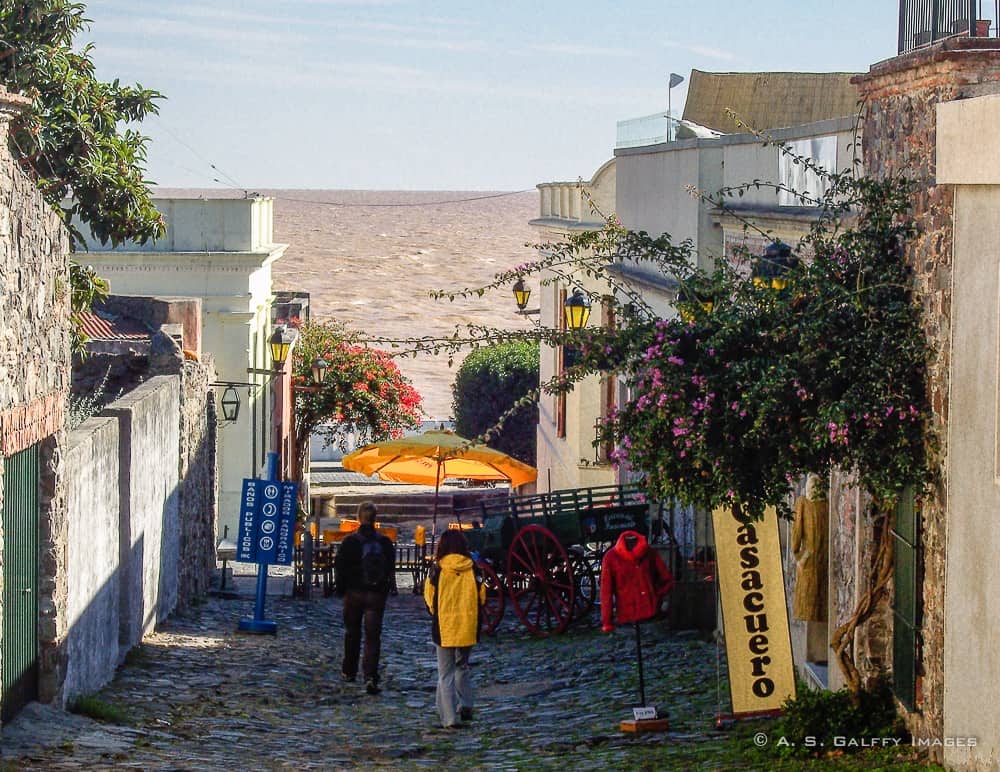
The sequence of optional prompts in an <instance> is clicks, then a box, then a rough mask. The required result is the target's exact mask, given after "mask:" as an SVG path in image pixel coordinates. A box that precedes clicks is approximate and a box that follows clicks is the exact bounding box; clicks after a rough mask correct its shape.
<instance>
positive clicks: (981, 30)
mask: <svg viewBox="0 0 1000 772" xmlns="http://www.w3.org/2000/svg"><path fill="white" fill-rule="evenodd" d="M992 23H993V22H992V20H991V19H976V37H977V38H988V37H989V36H990V25H991V24H992Z"/></svg>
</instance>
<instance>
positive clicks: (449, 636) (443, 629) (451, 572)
mask: <svg viewBox="0 0 1000 772" xmlns="http://www.w3.org/2000/svg"><path fill="white" fill-rule="evenodd" d="M473 565H474V564H473V562H472V559H471V558H468V557H466V556H465V555H458V554H451V555H445V556H444V557H443V558H441V560H440V561H439V562H438V563H436V564H435V565H434V566H433V567H432V568H431V570H430V574H429V576H428V577H427V581H426V582H424V601H425V602H426V603H427V609H428V611H430V612H431V615H432V616H433V617H434V628H433V636H434V643H436V644H437V645H438V646H444V647H449V648H451V647H454V648H461V647H463V646H472V645H474V644H475V643H478V641H479V609H480V608H481V607H482V605H483V604H484V603H486V588H485V587H484V586H483V583H482V582H481V581H478V580H477V578H476V572H475V571H474V570H473Z"/></svg>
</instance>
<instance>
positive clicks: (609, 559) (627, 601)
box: [601, 531, 674, 632]
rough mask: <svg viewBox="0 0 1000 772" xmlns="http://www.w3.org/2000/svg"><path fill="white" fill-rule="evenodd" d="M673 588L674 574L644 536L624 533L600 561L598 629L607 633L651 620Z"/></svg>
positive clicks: (631, 532)
mask: <svg viewBox="0 0 1000 772" xmlns="http://www.w3.org/2000/svg"><path fill="white" fill-rule="evenodd" d="M673 586H674V575H673V574H671V573H670V569H668V568H667V566H666V564H665V563H664V562H663V558H661V557H660V555H659V553H658V552H656V550H653V549H650V547H649V544H648V543H647V541H646V537H645V536H643V535H642V534H641V533H639V532H638V531H625V532H624V533H622V535H621V536H619V537H618V541H617V542H616V543H615V546H614V547H612V548H611V549H609V550H608V551H607V553H606V554H605V555H604V560H603V561H602V562H601V626H602V627H603V629H604V630H605V632H610V631H611V630H614V626H615V624H620V625H623V624H628V623H630V622H641V621H643V620H645V619H650V618H652V617H653V616H655V615H656V612H657V610H658V609H659V607H660V601H661V600H662V598H663V597H664V596H665V595H666V594H667V593H668V592H670V590H671V589H672V588H673Z"/></svg>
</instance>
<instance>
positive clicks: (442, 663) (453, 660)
mask: <svg viewBox="0 0 1000 772" xmlns="http://www.w3.org/2000/svg"><path fill="white" fill-rule="evenodd" d="M424 601H425V602H426V603H427V610H428V611H430V612H431V616H432V618H433V623H432V636H433V638H434V643H435V645H436V647H437V660H438V683H437V710H438V715H439V716H440V718H441V725H442V726H443V727H444V728H445V729H457V728H458V727H459V726H460V723H459V718H461V720H462V721H471V720H472V701H473V690H472V677H471V675H470V672H469V655H470V654H471V653H472V647H473V646H474V645H475V644H477V643H478V642H479V612H480V609H482V607H483V604H484V603H485V602H486V588H485V587H484V586H483V583H482V581H481V580H480V578H479V576H478V571H477V570H476V568H475V563H474V562H473V560H472V556H471V555H470V554H469V544H468V542H467V541H466V540H465V535H464V534H463V533H462V532H461V531H459V530H452V529H449V530H447V531H445V532H444V533H443V534H441V541H439V542H438V546H437V554H436V556H435V561H434V565H433V566H431V569H430V571H429V572H428V576H427V581H426V582H424ZM456 714H457V715H456Z"/></svg>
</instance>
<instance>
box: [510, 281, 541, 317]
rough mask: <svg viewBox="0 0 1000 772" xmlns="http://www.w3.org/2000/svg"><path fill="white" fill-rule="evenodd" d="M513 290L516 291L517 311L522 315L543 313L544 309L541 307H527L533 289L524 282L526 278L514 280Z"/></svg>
mask: <svg viewBox="0 0 1000 772" xmlns="http://www.w3.org/2000/svg"><path fill="white" fill-rule="evenodd" d="M511 291H512V292H513V293H514V302H515V303H517V312H518V313H519V314H520V315H521V316H528V315H529V314H538V313H541V311H542V309H540V308H528V307H527V306H528V298H530V297H531V290H530V289H528V287H527V285H526V284H525V283H524V279H518V280H517V281H516V282H514V286H513V287H511ZM536 324H537V322H536Z"/></svg>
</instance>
